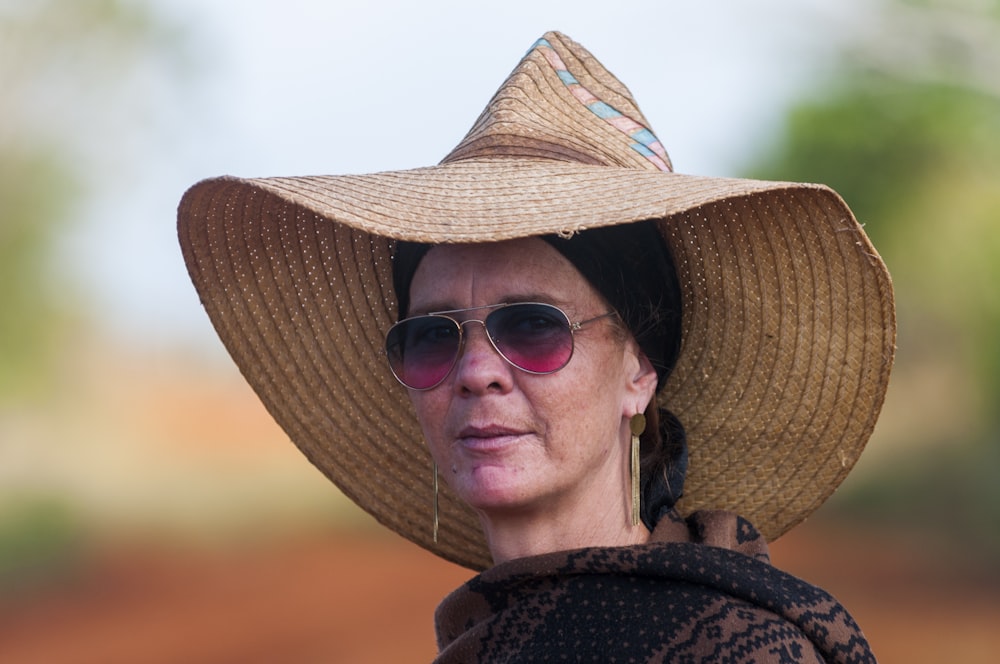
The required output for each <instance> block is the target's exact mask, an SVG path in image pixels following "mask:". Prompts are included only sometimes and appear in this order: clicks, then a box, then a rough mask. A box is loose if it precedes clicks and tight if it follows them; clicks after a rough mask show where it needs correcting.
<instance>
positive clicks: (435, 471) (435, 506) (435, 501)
mask: <svg viewBox="0 0 1000 664" xmlns="http://www.w3.org/2000/svg"><path fill="white" fill-rule="evenodd" d="M431 465H432V466H433V467H434V543H435V544H437V541H438V465H437V461H432V462H431Z"/></svg>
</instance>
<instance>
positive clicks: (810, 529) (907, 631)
mask: <svg viewBox="0 0 1000 664" xmlns="http://www.w3.org/2000/svg"><path fill="white" fill-rule="evenodd" d="M857 535H858V534H857V533H855V534H854V535H852V537H850V538H847V537H843V536H840V535H839V534H838V532H837V531H835V530H830V528H829V527H828V526H823V525H822V524H816V523H810V524H807V525H806V526H803V527H800V528H799V529H798V530H796V531H795V532H794V533H793V534H792V535H789V536H787V537H786V538H785V539H784V540H782V541H781V542H780V543H778V545H776V546H775V548H774V554H775V559H776V562H777V563H778V564H779V565H780V566H782V567H784V568H785V569H788V570H790V571H793V572H795V573H796V574H799V575H800V576H803V577H804V578H806V579H808V580H810V581H813V582H815V583H818V584H819V585H821V586H823V587H825V588H827V589H828V590H830V591H831V592H833V593H834V594H835V595H837V596H838V597H839V598H840V599H841V600H842V601H843V602H844V603H845V604H846V605H847V606H848V608H849V609H850V610H851V612H852V613H853V614H854V616H855V617H856V618H857V620H858V622H859V623H860V624H861V625H862V626H863V627H864V629H865V632H866V633H867V635H868V636H869V638H870V640H871V642H872V644H873V646H874V648H875V650H876V653H877V654H878V655H879V658H880V660H881V661H883V662H993V661H996V657H997V653H1000V594H998V591H997V586H996V584H995V583H994V584H993V585H992V587H990V586H989V584H984V583H983V582H982V581H981V580H980V581H979V582H976V581H975V579H974V578H969V579H963V578H962V576H961V575H950V576H947V577H946V576H945V575H944V574H943V571H942V568H941V567H940V566H939V565H936V564H935V563H934V561H933V560H932V559H930V558H926V557H923V556H922V554H920V552H919V551H920V550H919V549H916V550H915V549H913V548H912V547H908V546H905V545H904V543H902V542H900V541H898V540H897V539H894V538H889V537H886V536H877V537H873V536H871V535H866V536H864V538H863V539H862V538H858V536H857ZM467 576H468V573H467V572H466V571H465V570H463V569H461V568H458V567H455V566H453V565H450V564H448V563H445V562H443V561H439V560H437V559H436V558H434V557H433V556H431V555H429V554H427V553H424V552H423V551H421V550H419V549H417V548H415V547H413V546H411V545H408V544H405V543H401V542H400V541H399V540H398V539H395V538H390V537H388V536H385V537H378V536H369V537H361V536H358V535H354V536H351V537H347V536H345V535H336V534H334V535H330V536H329V537H326V538H322V539H319V538H317V539H312V540H305V539H303V540H299V541H292V542H290V541H284V542H282V543H280V544H276V543H270V544H268V545H266V546H260V545H259V546H256V547H252V546H248V547H244V548H242V549H240V550H233V549H227V550H206V549H202V550H193V549H191V548H187V549H184V550H167V549H166V548H165V547H162V546H159V547H135V546H132V547H118V548H116V549H114V550H110V551H107V552H105V553H103V554H100V555H98V556H97V557H96V559H95V560H94V561H93V563H92V564H91V565H89V566H88V567H86V568H85V569H83V570H81V571H80V572H79V574H77V575H76V576H75V577H74V578H73V580H72V582H64V583H62V584H60V585H59V586H58V587H52V588H49V589H47V590H44V591H36V592H33V593H31V594H30V595H28V596H21V597H20V598H19V599H18V601H17V602H14V601H13V600H12V598H10V597H8V598H6V599H3V598H0V662H12V663H17V664H36V663H37V664H62V663H67V664H69V663H72V664H116V663H126V662H127V663H129V664H159V663H163V664H166V663H168V662H169V663H171V664H173V663H177V662H184V663H186V664H199V663H205V664H208V663H212V664H227V663H233V664H236V663H237V662H238V663H240V664H255V663H261V664H263V663H265V662H267V663H272V662H282V663H285V662H290V663H314V662H315V663H319V662H350V663H358V664H363V663H366V662H373V663H374V662H378V663H380V664H381V663H384V662H422V661H429V660H430V659H431V658H432V657H433V654H434V644H433V635H432V627H431V614H432V611H433V609H434V606H435V605H436V604H437V602H438V601H439V599H440V598H441V596H442V595H444V594H445V593H446V592H447V591H448V590H450V589H451V588H453V587H454V586H456V585H458V584H459V583H461V581H462V580H464V579H465V578H466V577H467Z"/></svg>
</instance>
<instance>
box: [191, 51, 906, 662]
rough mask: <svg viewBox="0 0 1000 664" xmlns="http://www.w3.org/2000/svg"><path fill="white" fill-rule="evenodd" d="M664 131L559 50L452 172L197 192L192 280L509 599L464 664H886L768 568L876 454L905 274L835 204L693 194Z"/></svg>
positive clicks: (298, 428)
mask: <svg viewBox="0 0 1000 664" xmlns="http://www.w3.org/2000/svg"><path fill="white" fill-rule="evenodd" d="M648 127H649V126H648V123H647V122H646V121H645V119H644V118H643V117H642V114H641V113H640V112H639V109H638V107H637V106H636V105H635V102H634V101H633V100H632V98H631V96H630V94H629V92H628V90H627V89H626V88H625V87H624V86H623V85H622V84H621V83H620V82H619V81H618V80H617V79H615V78H614V77H613V76H612V75H611V74H610V73H609V72H607V71H606V70H605V69H604V68H603V67H602V66H601V65H600V63H598V62H597V61H596V60H595V59H594V58H593V57H592V56H591V55H590V54H589V53H587V52H586V51H585V50H584V49H583V48H582V47H580V46H579V45H578V44H575V43H574V42H572V41H570V40H569V39H568V38H566V37H565V36H563V35H560V34H558V33H549V34H547V35H545V37H544V38H543V39H541V40H539V41H538V42H537V43H536V44H535V45H534V46H533V47H532V49H531V50H530V51H529V52H528V54H527V55H526V56H525V57H524V59H523V60H522V61H521V63H520V64H519V65H518V67H517V68H516V69H515V70H514V72H513V73H512V74H511V75H510V77H509V78H508V79H507V81H506V82H505V83H504V84H503V85H502V86H501V88H500V90H499V91H498V92H497V94H496V95H495V96H494V98H493V99H492V100H491V102H490V104H489V105H488V106H487V108H486V110H485V111H484V113H483V114H482V115H481V116H480V118H479V120H478V121H477V122H476V124H475V125H474V126H473V128H472V130H471V131H470V133H469V134H468V135H467V136H466V138H465V139H464V140H463V141H462V142H461V143H460V144H459V146H458V147H457V148H455V150H453V151H452V152H451V154H449V155H448V157H446V158H445V159H444V160H443V162H442V163H441V164H440V165H438V166H435V167H430V168H425V169H415V170H412V171H399V172H388V173H378V174H372V175H359V176H333V177H299V178H269V179H257V180H241V179H234V178H219V179H215V180H209V181H206V182H202V183H199V184H198V185H196V186H195V187H193V188H192V189H191V190H190V191H189V192H188V193H187V194H186V195H185V197H184V199H183V201H182V203H181V207H180V211H179V232H180V238H181V245H182V248H183V250H184V255H185V260H186V262H187V265H188V269H189V270H190V273H191V276H192V278H193V280H194V283H195V285H196V287H197V289H198V291H199V293H200V295H201V298H202V301H203V303H204V305H205V307H206V309H207V311H208V313H209V315H210V317H211V319H212V321H213V324H214V325H215V327H216V329H217V331H218V332H219V335H220V337H221V338H222V340H223V341H224V343H225V344H226V346H227V348H228V349H229V351H230V353H231V354H232V356H233V358H234V359H235V361H236V363H237V364H238V365H239V366H240V368H241V370H242V371H243V373H244V375H245V376H246V378H247V380H248V381H249V382H250V384H251V385H252V386H253V387H254V389H255V390H256V391H257V393H258V394H259V395H260V397H261V399H262V400H263V402H264V404H265V405H266V406H267V408H268V409H269V411H270V412H271V413H272V415H273V416H274V417H275V419H276V420H277V421H278V422H279V423H280V424H281V425H282V427H284V429H285V430H286V431H287V432H288V434H289V435H290V437H291V438H292V440H293V441H294V442H295V444H296V445H297V446H298V447H299V448H300V449H301V450H302V451H303V452H304V453H305V454H306V456H307V457H308V458H309V459H310V460H311V461H312V462H313V463H314V464H315V465H316V466H317V467H318V468H319V469H320V470H322V471H323V472H324V473H325V474H326V475H327V476H328V477H329V478H330V479H331V480H332V481H334V482H335V483H336V484H337V485H338V486H339V487H340V488H341V489H342V490H343V491H344V492H345V493H346V494H347V495H348V496H349V497H351V498H352V499H353V500H354V501H355V502H357V503H358V504H359V505H361V506H362V507H363V508H364V509H366V510H367V511H369V512H370V513H371V514H373V515H374V516H375V517H376V518H377V519H378V520H379V521H381V522H382V523H383V524H385V525H386V526H388V527H389V528H392V529H393V530H395V531H396V532H398V533H400V534H402V535H404V536H405V537H407V538H409V539H411V540H413V541H415V542H417V543H418V544H420V545H421V546H424V547H426V548H428V549H430V550H431V551H433V552H434V553H436V554H438V555H441V556H443V557H445V558H447V559H449V560H453V561H455V562H458V563H460V564H463V565H466V566H468V567H471V568H473V569H477V570H483V569H485V570H486V571H485V572H483V573H482V574H480V575H479V576H477V577H475V578H473V579H472V580H470V581H469V582H468V583H467V584H465V585H464V586H463V587H461V588H459V589H458V590H457V591H455V593H453V594H452V595H451V596H449V597H448V598H447V599H446V600H445V601H444V602H443V603H442V605H441V606H440V607H439V609H438V612H437V616H436V627H437V631H438V642H439V645H440V647H441V653H440V657H439V661H441V662H468V661H478V662H487V661H488V662H493V661H518V662H524V661H541V660H550V659H566V660H570V661H580V660H587V661H695V660H697V661H717V660H724V661H837V662H849V661H850V662H853V661H873V659H874V658H873V657H872V655H871V653H870V651H869V649H868V646H867V642H866V641H865V639H864V637H863V636H862V634H861V632H860V630H858V628H857V626H856V625H855V624H854V622H853V620H852V619H851V618H850V616H849V615H848V614H847V613H846V611H845V610H844V609H843V607H841V606H840V605H839V604H838V603H837V602H836V601H835V600H834V599H833V598H831V597H829V596H828V595H827V594H825V593H824V592H823V591H821V590H818V589H816V588H813V587H811V586H809V585H808V584H805V583H804V582H802V581H799V580H797V579H795V578H794V577H791V576H789V575H786V574H784V573H782V572H780V571H778V570H776V569H774V568H773V567H772V566H771V565H770V564H769V563H768V558H767V550H766V540H773V539H775V538H777V537H779V536H780V535H781V534H783V533H784V532H786V531H787V530H788V529H789V528H791V527H792V526H794V525H795V524H796V523H798V522H800V521H801V520H802V519H804V518H805V517H806V516H808V514H809V513H811V512H812V511H813V510H815V509H816V508H817V507H818V506H819V505H820V504H821V503H822V502H823V501H824V500H825V499H826V498H827V497H828V496H829V495H830V494H831V493H832V492H833V490H834V489H835V488H836V487H837V486H838V485H839V484H840V482H841V481H842V480H843V478H844V477H845V476H846V474H847V473H848V472H849V470H850V469H851V467H852V466H853V465H854V463H855V461H856V460H857V458H858V455H859V454H860V453H861V450H862V449H863V447H864V445H865V443H866V441H867V439H868V437H869V435H870V433H871V431H872V428H873V426H874V423H875V419H876V418H877V415H878V411H879V409H880V407H881V403H882V399H883V396H884V393H885V388H886V385H887V382H888V375H889V369H890V367H891V363H892V356H893V351H894V331H895V323H894V318H893V305H892V291H891V284H890V281H889V277H888V273H887V272H886V270H885V267H884V265H883V264H882V262H881V260H880V259H879V257H878V255H877V254H876V253H875V250H874V249H873V248H872V246H871V244H870V242H869V241H868V239H867V237H866V236H865V235H864V233H863V231H862V230H861V228H860V226H859V225H858V224H857V222H856V221H855V220H854V217H853V216H852V215H851V213H850V210H849V209H848V208H847V206H846V205H845V204H844V203H843V201H842V200H841V199H840V198H839V197H838V196H837V195H836V194H835V193H834V192H832V191H831V190H829V189H827V188H825V187H822V186H819V185H805V184H790V183H772V182H757V181H749V180H726V179H720V178H704V177H694V176H686V175H680V174H675V173H673V172H672V171H671V166H670V161H669V158H668V157H667V155H666V152H665V151H664V149H663V147H662V145H661V144H660V143H659V141H658V140H657V139H656V137H655V136H654V135H653V133H652V132H651V131H650V130H649V128H648ZM682 494H683V495H682Z"/></svg>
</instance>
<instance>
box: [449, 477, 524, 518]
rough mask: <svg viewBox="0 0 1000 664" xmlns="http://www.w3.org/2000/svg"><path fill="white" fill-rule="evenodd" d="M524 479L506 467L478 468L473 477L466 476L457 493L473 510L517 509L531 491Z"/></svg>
mask: <svg viewBox="0 0 1000 664" xmlns="http://www.w3.org/2000/svg"><path fill="white" fill-rule="evenodd" d="M524 479H525V478H523V477H516V476H512V473H511V472H510V471H509V470H506V469H498V468H486V469H483V468H480V469H477V470H476V472H475V473H474V477H473V478H466V481H465V482H464V483H463V484H464V486H462V487H461V489H460V490H459V492H458V493H459V495H460V496H461V498H462V500H464V501H465V502H466V503H468V504H469V506H470V507H472V508H473V509H475V510H479V511H483V512H489V511H495V510H509V509H517V508H521V507H524V506H525V503H526V502H527V501H528V500H529V496H530V495H531V493H532V492H531V491H530V487H529V486H527V485H526V483H525V482H524Z"/></svg>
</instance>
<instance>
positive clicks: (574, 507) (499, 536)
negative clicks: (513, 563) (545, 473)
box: [480, 482, 650, 564]
mask: <svg viewBox="0 0 1000 664" xmlns="http://www.w3.org/2000/svg"><path fill="white" fill-rule="evenodd" d="M616 484H617V485H618V488H619V490H617V491H616V490H614V489H612V490H609V491H594V490H591V491H589V492H587V495H586V496H583V497H578V498H577V499H576V500H569V501H565V502H566V503H569V504H566V505H563V506H560V505H552V504H546V505H544V506H543V507H541V508H535V509H523V510H511V511H505V512H490V513H484V512H480V519H481V521H482V524H483V530H484V531H485V534H486V541H487V542H488V543H489V547H490V554H491V555H492V557H493V562H494V563H495V564H500V563H503V562H507V561H509V560H514V559H517V558H525V557H528V556H535V555H540V554H543V553H551V552H554V551H567V550H570V549H578V548H584V547H593V546H628V545H632V544H643V543H645V542H648V541H649V537H650V533H649V530H647V529H646V527H645V526H644V525H643V524H642V522H641V521H640V522H639V524H638V525H636V526H633V525H632V520H631V512H630V505H631V501H630V499H629V496H628V495H627V493H628V492H627V491H626V490H625V488H624V487H626V486H627V485H626V484H625V483H624V482H616ZM588 498H589V499H588Z"/></svg>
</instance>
